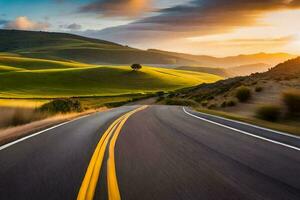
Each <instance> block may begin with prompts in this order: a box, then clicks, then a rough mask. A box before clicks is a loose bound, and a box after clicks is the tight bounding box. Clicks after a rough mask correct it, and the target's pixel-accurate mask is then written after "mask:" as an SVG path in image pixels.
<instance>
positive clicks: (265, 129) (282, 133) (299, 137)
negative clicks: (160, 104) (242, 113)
mask: <svg viewBox="0 0 300 200" xmlns="http://www.w3.org/2000/svg"><path fill="white" fill-rule="evenodd" d="M197 112H199V111H197ZM199 113H201V114H202V115H206V116H210V117H215V118H218V119H223V120H227V121H230V122H235V123H238V124H242V125H247V126H251V127H254V128H258V129H261V130H264V131H270V132H273V133H277V134H280V135H284V136H288V137H293V138H297V139H300V136H296V135H291V134H288V133H284V132H282V131H276V130H272V129H269V128H264V127H261V126H257V125H253V124H249V123H246V122H241V121H237V120H233V119H228V118H225V117H220V116H216V115H211V114H208V113H203V112H199Z"/></svg>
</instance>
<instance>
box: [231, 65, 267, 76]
mask: <svg viewBox="0 0 300 200" xmlns="http://www.w3.org/2000/svg"><path fill="white" fill-rule="evenodd" d="M269 68H271V65H268V64H265V63H257V64H250V65H240V66H237V67H230V68H228V69H226V72H227V73H228V74H230V76H231V77H234V76H248V75H250V74H252V73H261V72H266V71H268V69H269Z"/></svg>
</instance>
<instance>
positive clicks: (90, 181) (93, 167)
mask: <svg viewBox="0 0 300 200" xmlns="http://www.w3.org/2000/svg"><path fill="white" fill-rule="evenodd" d="M145 108H147V106H142V107H140V108H138V109H135V110H133V111H130V112H128V113H126V114H124V115H122V116H121V117H119V118H118V119H117V120H115V121H114V122H113V123H112V124H111V125H110V126H109V128H108V129H107V130H106V131H105V133H104V134H103V136H102V137H101V139H100V141H99V143H98V144H97V146H96V149H95V151H94V153H93V156H92V158H91V160H90V163H89V166H88V168H87V171H86V174H85V177H84V179H83V182H82V184H81V187H80V190H79V193H78V196H77V200H92V199H93V198H94V194H95V190H96V186H97V183H98V179H99V175H100V170H101V166H102V163H103V159H104V154H105V150H106V147H107V145H108V143H109V149H108V151H109V152H108V160H107V189H108V198H109V200H120V199H121V196H120V192H119V187H118V181H117V175H116V167H115V152H114V149H115V145H116V141H117V138H118V136H119V134H120V132H121V130H122V127H123V125H124V124H125V122H126V120H127V119H128V118H129V117H130V116H131V115H133V114H134V113H136V112H138V111H141V110H143V109H145Z"/></svg>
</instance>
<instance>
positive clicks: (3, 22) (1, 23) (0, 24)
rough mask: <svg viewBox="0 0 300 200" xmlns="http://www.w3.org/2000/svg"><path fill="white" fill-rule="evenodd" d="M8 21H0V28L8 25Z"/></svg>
mask: <svg viewBox="0 0 300 200" xmlns="http://www.w3.org/2000/svg"><path fill="white" fill-rule="evenodd" d="M7 23H8V21H7V20H4V19H0V26H2V25H5V24H7Z"/></svg>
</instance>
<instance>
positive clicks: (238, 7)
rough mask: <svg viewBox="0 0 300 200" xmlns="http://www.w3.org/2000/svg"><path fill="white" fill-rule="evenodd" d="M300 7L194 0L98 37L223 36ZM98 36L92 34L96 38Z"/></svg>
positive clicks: (294, 2)
mask: <svg viewBox="0 0 300 200" xmlns="http://www.w3.org/2000/svg"><path fill="white" fill-rule="evenodd" d="M113 2H116V1H113ZM126 2H127V1H126ZM100 8H101V9H103V8H102V7H100ZM100 8H98V9H99V10H101V9H100ZM296 8H300V0H289V1H287V0H263V1H257V0H192V1H191V2H190V3H185V4H182V5H177V6H173V7H170V8H166V9H162V10H159V11H158V12H157V15H155V16H152V17H145V18H143V19H140V20H137V21H135V22H133V23H130V24H127V25H122V26H118V27H114V28H108V29H104V30H102V31H100V32H98V33H97V34H98V36H99V37H101V38H103V39H108V40H113V41H117V42H122V41H120V38H122V39H123V40H124V41H127V42H129V43H132V42H136V41H141V40H145V39H146V38H145V37H147V36H149V37H151V38H153V37H157V38H159V39H163V38H164V39H170V37H171V38H176V37H191V36H194V35H198V36H200V35H210V34H219V33H226V32H231V31H233V30H235V29H238V28H243V27H248V26H253V25H259V23H260V22H259V21H258V19H259V18H261V17H262V16H263V15H264V14H265V13H267V12H271V11H275V10H284V9H296ZM94 9H96V7H95V8H94ZM261 25H263V24H261ZM97 34H96V33H95V32H93V33H92V35H93V36H94V37H97Z"/></svg>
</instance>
